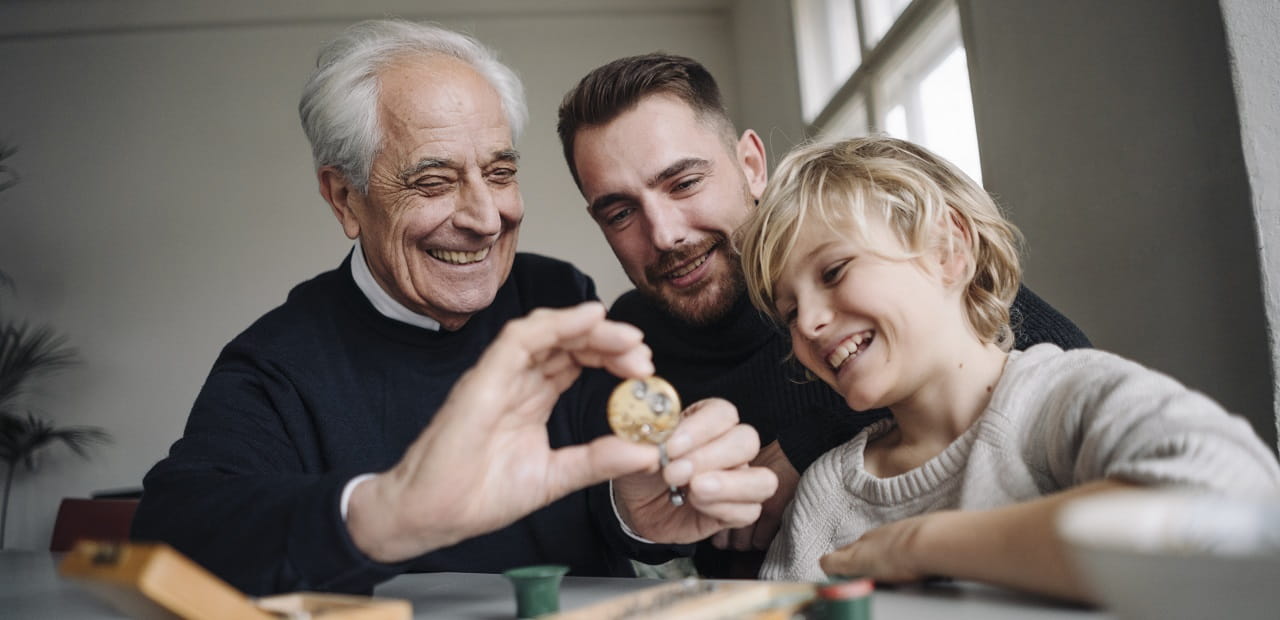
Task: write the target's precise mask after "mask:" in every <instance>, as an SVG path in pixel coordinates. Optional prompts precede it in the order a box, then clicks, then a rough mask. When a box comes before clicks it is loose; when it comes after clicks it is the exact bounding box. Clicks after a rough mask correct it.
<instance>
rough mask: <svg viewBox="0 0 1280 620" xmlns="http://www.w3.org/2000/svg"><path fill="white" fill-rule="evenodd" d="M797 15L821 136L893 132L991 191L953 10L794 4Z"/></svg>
mask: <svg viewBox="0 0 1280 620" xmlns="http://www.w3.org/2000/svg"><path fill="white" fill-rule="evenodd" d="M792 14H793V16H794V23H795V31H796V44H797V50H796V51H797V58H798V60H799V64H800V67H799V68H800V82H801V87H802V93H801V95H802V100H803V103H804V114H805V120H806V122H808V123H810V129H811V133H812V134H814V135H817V136H818V137H819V138H821V139H836V138H840V137H847V136H859V135H866V134H868V133H872V132H884V133H887V134H889V135H891V136H894V137H898V138H903V139H907V140H911V141H912V142H917V143H919V144H923V145H924V146H925V147H926V148H928V149H930V150H932V151H934V152H936V153H938V154H939V155H941V156H943V157H945V158H947V159H949V160H951V161H952V162H954V163H955V164H956V165H958V166H960V167H961V168H962V169H963V170H964V171H965V172H967V173H968V174H969V175H970V176H972V177H973V178H974V179H975V180H976V181H978V182H979V183H981V182H982V170H981V165H980V160H979V157H978V136H977V130H976V127H975V125H974V120H973V97H972V94H971V93H970V90H969V69H968V65H967V62H966V57H965V52H964V44H963V42H962V41H961V38H960V19H959V14H958V12H957V10H956V7H955V4H954V1H953V0H792Z"/></svg>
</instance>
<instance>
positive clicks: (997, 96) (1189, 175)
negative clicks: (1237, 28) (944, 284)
mask: <svg viewBox="0 0 1280 620" xmlns="http://www.w3.org/2000/svg"><path fill="white" fill-rule="evenodd" d="M960 6H961V20H962V24H963V26H964V29H965V33H964V34H965V45H966V48H967V50H968V57H969V69H970V76H971V79H972V82H973V89H974V111H975V115H976V120H977V126H978V139H979V144H980V148H981V152H982V170H983V178H984V182H985V184H986V186H987V189H988V190H991V191H993V192H995V193H996V194H997V196H998V198H999V199H1000V202H1001V203H1002V204H1003V205H1004V206H1005V207H1006V208H1007V209H1008V210H1009V213H1010V215H1011V218H1012V219H1013V220H1014V222H1015V223H1017V224H1018V225H1019V226H1020V227H1021V228H1022V230H1023V232H1024V233H1025V234H1026V237H1027V245H1028V248H1029V249H1028V252H1027V253H1026V261H1025V265H1026V282H1027V283H1028V285H1030V286H1031V287H1032V288H1033V289H1034V290H1036V291H1037V292H1039V293H1041V294H1042V295H1043V296H1044V297H1045V298H1047V299H1048V300H1049V301H1050V302H1051V303H1053V304H1054V305H1055V306H1057V307H1058V308H1059V309H1061V310H1062V311H1063V312H1065V314H1066V315H1067V316H1069V317H1070V318H1072V319H1073V320H1075V322H1076V323H1077V324H1078V325H1080V327H1082V328H1083V329H1084V330H1085V332H1086V333H1087V334H1088V335H1089V337H1090V338H1091V339H1092V340H1093V342H1094V344H1095V345H1096V346H1098V347H1099V348H1103V349H1107V350H1112V351H1116V352H1118V353H1121V354H1123V355H1125V356H1128V357H1131V358H1133V359H1136V360H1138V361H1140V362H1143V363H1145V364H1147V365H1149V366H1152V367H1154V368H1157V369H1159V370H1162V371H1164V372H1166V373H1169V374H1171V375H1173V376H1174V377H1177V378H1178V379H1180V380H1182V381H1183V382H1185V383H1187V384H1189V385H1190V386H1192V387H1194V388H1197V389H1199V390H1202V391H1204V392H1206V393H1208V394H1209V395H1211V396H1212V397H1214V398H1216V399H1218V400H1219V401H1220V402H1222V403H1223V404H1224V405H1225V406H1227V407H1228V408H1229V409H1231V410H1233V411H1236V412H1238V413H1240V414H1242V415H1245V416H1246V417H1249V418H1250V420H1251V421H1252V422H1253V424H1254V427H1255V429H1257V430H1258V431H1259V432H1260V434H1262V435H1263V438H1264V439H1265V440H1267V441H1268V443H1269V444H1271V445H1274V440H1275V415H1276V410H1275V400H1274V396H1273V380H1274V375H1273V374H1272V369H1271V353H1270V351H1269V350H1268V346H1267V342H1268V341H1267V339H1268V331H1267V323H1266V319H1265V317H1264V313H1263V302H1262V296H1261V292H1260V289H1261V286H1260V283H1261V273H1260V271H1259V262H1258V261H1259V259H1258V250H1257V247H1258V245H1257V237H1256V234H1255V214H1254V210H1253V206H1252V201H1251V194H1250V190H1249V178H1248V176H1247V175H1246V172H1245V166H1244V159H1243V156H1242V152H1241V144H1240V135H1241V132H1240V126H1239V124H1238V122H1237V115H1236V108H1235V100H1234V96H1233V88H1232V82H1231V75H1230V72H1229V70H1228V62H1227V54H1226V44H1225V40H1224V35H1223V30H1222V18H1221V15H1220V13H1219V10H1218V6H1217V3H1211V2H1166V1H1164V0H1126V1H1125V2H1113V1H1111V0H1075V1H1073V2H1025V1H1023V0H961V2H960ZM1260 28H1264V29H1265V28H1268V27H1262V26H1260ZM1269 28H1270V30H1269V31H1266V34H1265V36H1264V41H1265V43H1263V44H1262V45H1263V46H1264V47H1266V46H1269V53H1271V54H1272V56H1271V57H1272V58H1274V51H1273V50H1274V49H1275V45H1276V44H1277V35H1276V34H1275V33H1276V32H1277V30H1276V29H1275V24H1272V25H1271V26H1269ZM1272 77H1273V78H1274V69H1273V73H1272ZM1274 84H1275V82H1274V81H1272V82H1271V83H1270V85H1269V86H1270V87H1271V88H1272V89H1274ZM1272 92H1274V90H1272ZM1260 96H1261V95H1260ZM1274 103H1275V102H1274V100H1272V101H1271V102H1270V104H1271V105H1272V106H1273V107H1272V108H1271V109H1270V113H1272V114H1274ZM1262 112H1263V110H1259V113H1262ZM1270 122H1275V117H1274V116H1271V117H1270ZM1246 129H1247V128H1246ZM1275 145H1276V144H1275V142H1274V140H1272V141H1271V142H1270V146H1271V148H1274V147H1275ZM1265 161H1266V160H1263V161H1261V162H1259V164H1260V165H1261V164H1263V163H1264V162H1265ZM1270 161H1271V163H1272V164H1274V163H1275V158H1274V152H1273V154H1272V156H1271V159H1270ZM1270 170H1271V171H1274V170H1275V168H1274V166H1273V167H1272V168H1271V169H1270ZM1272 174H1273V172H1272ZM1272 178H1274V177H1272ZM1273 228H1274V225H1273ZM1272 267H1273V271H1272V272H1271V274H1272V276H1273V277H1274V276H1275V275H1276V273H1277V272H1276V271H1275V270H1274V265H1273V266H1272Z"/></svg>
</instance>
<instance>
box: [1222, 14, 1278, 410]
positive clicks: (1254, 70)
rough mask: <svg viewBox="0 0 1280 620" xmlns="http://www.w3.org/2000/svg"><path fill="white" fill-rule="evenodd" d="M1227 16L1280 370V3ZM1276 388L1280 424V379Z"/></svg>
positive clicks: (1275, 363)
mask: <svg viewBox="0 0 1280 620" xmlns="http://www.w3.org/2000/svg"><path fill="white" fill-rule="evenodd" d="M1222 18H1223V22H1224V24H1225V26H1226V31H1227V49H1228V50H1229V51H1230V53H1231V69H1232V77H1233V78H1234V81H1235V90H1236V105H1237V108H1238V109H1239V111H1240V138H1241V145H1242V147H1243V149H1244V161H1245V169H1246V170H1247V171H1248V174H1249V186H1250V187H1251V188H1252V190H1253V214H1254V224H1255V225H1256V226H1257V227H1258V240H1259V242H1260V246H1261V248H1260V249H1261V252H1260V257H1259V260H1260V262H1261V264H1262V268H1263V287H1262V291H1263V297H1264V300H1265V305H1266V310H1267V318H1268V320H1269V322H1270V325H1271V326H1272V329H1271V334H1270V335H1271V338H1270V340H1271V368H1272V369H1273V371H1280V335H1278V334H1277V326H1278V325H1280V45H1278V44H1277V38H1280V34H1278V33H1280V2H1257V1H1256V0H1222ZM1273 387H1274V389H1275V396H1274V403H1275V409H1276V411H1277V412H1278V417H1277V420H1276V422H1277V425H1278V426H1280V381H1276V382H1275V383H1274V386H1273Z"/></svg>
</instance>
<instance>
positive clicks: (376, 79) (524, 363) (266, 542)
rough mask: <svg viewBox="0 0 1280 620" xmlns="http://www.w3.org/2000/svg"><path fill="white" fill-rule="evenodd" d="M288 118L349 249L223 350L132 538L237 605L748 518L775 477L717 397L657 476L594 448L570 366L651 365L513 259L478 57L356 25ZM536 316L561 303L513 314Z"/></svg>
mask: <svg viewBox="0 0 1280 620" xmlns="http://www.w3.org/2000/svg"><path fill="white" fill-rule="evenodd" d="M299 111H300V114H301V116H302V123H303V127H304V129H305V130H306V133H307V137H308V138H309V139H310V141H311V144H312V149H313V154H314V158H315V165H316V169H317V176H318V179H319V185H320V193H321V194H322V195H323V196H324V198H325V200H326V201H327V202H328V203H329V204H330V206H331V207H332V208H333V213H334V215H335V216H336V217H337V218H338V221H339V222H340V223H341V225H342V228H343V230H344V232H345V233H346V234H347V236H348V237H350V238H352V239H354V240H355V241H356V243H355V248H354V250H353V251H352V252H351V254H350V255H349V256H348V257H347V259H346V260H345V261H343V263H342V264H341V266H339V267H338V268H337V269H336V270H333V271H330V272H327V273H323V274H321V275H319V276H317V277H316V278H314V279H312V280H310V281H308V282H305V283H303V284H301V285H299V286H297V287H296V288H294V289H293V291H292V292H291V293H290V294H289V297H288V299H287V301H286V302H285V303H284V305H282V306H280V307H279V308H276V309H275V310H272V311H271V312H269V313H267V314H266V315H265V316H264V317H262V318H261V319H260V320H258V321H257V322H256V323H254V324H253V325H252V326H251V327H249V328H248V329H247V330H246V331H245V332H244V333H242V334H240V335H239V336H237V337H236V338H235V339H234V340H233V341H232V342H231V343H230V344H228V345H227V347H226V348H225V349H224V350H223V351H222V354H221V355H220V356H219V358H218V360H217V362H216V363H215V364H214V367H213V370H212V371H211V372H210V375H209V378H208V380H207V381H206V383H205V385H204V387H203V389H202V390H201V392H200V395H199V396H198V397H197V399H196V402H195V405H194V407H193V409H192V412H191V416H190V419H189V421H188V423H187V428H186V431H185V433H184V435H183V437H182V438H181V439H180V440H179V441H178V442H177V443H175V444H174V446H173V448H172V450H171V452H170V454H169V456H168V457H167V458H165V459H164V460H162V461H161V462H160V463H158V464H157V465H156V466H155V467H154V468H153V469H152V471H151V472H150V473H149V474H148V475H147V477H146V480H145V487H146V492H145V494H144V497H143V500H142V504H141V506H140V507H139V509H138V512H137V517H136V519H135V522H134V531H133V534H134V537H135V538H139V539H158V540H163V541H167V542H169V543H171V544H172V545H174V546H175V547H177V548H178V549H179V550H181V551H183V552H185V553H187V554H188V555H190V556H192V557H193V558H194V559H196V560H197V561H199V562H200V563H201V564H203V565H205V566H206V567H208V568H210V569H211V570H213V571H214V572H215V573H217V574H218V575H220V576H222V577H224V578H225V579H227V580H228V581H230V582H231V583H232V584H234V585H235V586H237V587H239V588H241V589H243V590H246V591H248V592H251V593H255V594H260V593H266V592H276V591H284V590H301V589H319V590H337V591H352V592H362V591H368V590H370V589H371V588H372V586H373V585H375V584H376V583H378V582H380V581H382V580H385V579H387V578H389V577H391V576H393V575H395V574H398V573H400V572H404V571H410V570H415V571H430V570H456V571H489V572H492V571H499V570H502V569H506V568H511V567H515V566H520V565H524V564H537V563H548V562H555V563H562V564H568V565H569V566H570V567H571V569H572V572H573V573H576V574H584V575H622V574H630V565H629V563H628V562H627V561H626V557H627V556H628V555H631V556H635V557H639V558H641V559H646V560H649V561H653V560H654V559H661V558H663V557H666V556H667V554H668V553H669V551H670V550H669V549H668V548H667V547H663V546H658V545H655V544H654V543H652V542H650V541H660V542H663V543H689V542H693V541H696V540H698V539H700V538H704V537H706V536H709V535H711V534H712V533H714V532H716V531H718V530H720V529H723V528H725V527H732V526H742V525H746V524H748V523H750V522H752V521H754V520H755V518H756V517H757V515H758V514H759V503H760V502H761V501H762V500H763V499H765V498H767V497H769V495H771V494H772V493H773V491H774V488H775V485H776V480H775V478H774V476H773V474H772V473H771V472H769V471H768V470H767V469H764V468H750V467H742V466H743V465H745V464H746V462H747V461H748V460H749V459H750V458H752V456H753V455H754V454H755V452H756V451H757V449H758V447H759V443H758V439H757V437H756V435H755V432H754V431H753V430H752V429H751V428H750V427H748V426H745V425H741V424H738V423H737V416H736V412H735V411H734V409H733V407H732V406H730V405H728V404H727V403H726V402H724V401H708V402H704V403H699V404H695V405H693V406H692V407H690V410H691V411H694V412H696V414H694V415H691V416H690V417H688V418H687V420H686V421H685V422H684V423H682V424H681V425H680V427H679V428H678V429H677V430H676V432H675V433H674V434H673V435H672V436H671V437H670V438H669V440H668V441H667V444H666V446H667V449H668V453H669V456H670V457H671V458H672V459H673V461H672V462H671V464H670V465H669V466H667V467H666V468H662V469H661V470H660V469H659V467H658V451H657V449H656V448H655V447H653V446H647V445H640V444H633V443H629V442H627V441H624V440H622V439H620V438H618V437H614V436H612V435H608V434H607V433H608V429H607V427H606V425H605V414H604V413H605V412H604V401H605V399H606V398H607V396H608V392H607V390H608V389H609V388H610V387H611V385H610V384H611V383H612V382H616V379H615V380H613V381H602V380H601V379H604V378H605V377H604V376H603V373H602V372H601V371H597V370H594V369H593V370H591V371H589V372H587V373H583V369H584V367H603V368H605V369H607V370H609V371H611V372H613V373H615V374H618V375H621V376H625V377H643V376H646V375H648V374H650V373H652V370H653V369H652V364H651V362H650V360H649V351H648V349H647V348H646V347H645V346H644V345H643V344H642V343H641V341H640V338H641V336H640V333H639V332H638V331H637V330H635V329H634V328H632V327H630V326H626V325H622V324H618V323H612V322H609V321H606V320H605V319H604V310H603V307H602V306H600V305H599V304H598V303H595V302H592V301H591V300H593V299H594V297H595V292H594V287H593V285H592V283H591V281H590V280H589V279H588V278H586V277H585V276H583V275H582V274H581V273H579V272H578V271H576V270H575V269H573V268H572V267H571V266H569V265H567V264H565V263H562V262H559V261H554V260H551V259H547V258H542V257H538V256H533V255H524V254H517V253H516V251H515V250H516V235H517V232H518V230H519V225H520V221H521V218H522V217H523V204H522V202H521V197H520V193H519V189H518V184H517V169H518V164H519V156H518V153H517V151H516V150H515V148H514V140H515V137H516V136H517V135H518V134H519V130H520V127H521V125H522V123H523V121H524V117H525V108H524V102H523V100H522V94H521V87H520V83H519V80H518V79H517V78H516V76H515V75H514V74H513V73H512V72H511V71H510V70H509V69H508V68H507V67H505V66H503V65H502V64H500V63H499V62H497V60H496V59H495V57H494V55H493V54H492V52H491V51H489V50H488V49H486V48H484V47H483V46H481V45H480V44H478V43H477V42H476V41H474V40H472V39H470V38H468V37H465V36H463V35H460V34H457V33H454V32H451V31H448V30H444V29H441V28H437V27H433V26H424V25H419V24H413V23H409V22H400V21H373V22H365V23H361V24H357V25H355V26H353V27H351V28H349V29H347V30H346V31H344V32H343V33H342V34H341V36H340V37H339V38H338V39H337V40H335V41H334V42H332V43H330V44H329V45H328V46H327V47H326V48H325V49H324V50H322V51H321V53H320V57H319V61H318V66H317V69H316V71H315V72H314V74H313V75H312V77H311V79H310V81H309V82H308V83H307V86H306V88H305V91H304V93H303V96H302V101H301V103H300V105H299ZM583 302H587V303H585V304H584V303H583ZM538 307H560V308H564V309H560V310H538V311H535V312H533V313H532V314H530V315H529V316H528V317H527V318H524V319H518V317H522V316H524V315H526V314H527V313H529V312H530V311H531V310H533V309H534V308H538ZM610 478H614V480H613V482H612V484H611V485H610V484H597V483H600V482H602V481H605V480H608V479H610ZM592 485H594V486H592ZM669 486H681V487H684V488H685V489H686V490H687V493H688V501H687V502H686V503H685V505H683V506H679V507H677V506H675V505H673V503H672V502H669V501H667V489H668V487H669ZM584 488H585V489H586V490H582V489H584Z"/></svg>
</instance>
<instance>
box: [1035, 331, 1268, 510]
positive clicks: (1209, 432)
mask: <svg viewBox="0 0 1280 620" xmlns="http://www.w3.org/2000/svg"><path fill="white" fill-rule="evenodd" d="M1033 351H1034V350H1033ZM1031 352H1032V351H1029V352H1028V353H1031ZM1031 375H1032V376H1029V377H1027V379H1029V381H1028V382H1027V384H1026V387H1025V388H1024V389H1023V391H1024V393H1036V392H1039V393H1040V394H1042V395H1043V398H1042V399H1041V402H1040V403H1039V407H1040V408H1041V409H1042V412H1043V413H1042V415H1040V416H1038V417H1037V418H1036V422H1035V424H1033V425H1032V426H1031V427H1030V429H1029V441H1028V443H1027V446H1026V450H1025V454H1026V456H1027V458H1030V459H1045V465H1046V469H1047V471H1048V473H1049V474H1050V475H1051V476H1052V478H1053V480H1054V481H1055V483H1057V484H1058V485H1060V486H1061V487H1066V486H1071V485H1077V484H1081V483H1084V482H1089V481H1092V480H1099V479H1102V478H1119V479H1124V480H1129V481H1132V482H1136V483H1139V484H1144V485H1186V486H1192V487H1197V488H1202V489H1206V490H1211V491H1216V492H1221V493H1228V494H1237V493H1238V494H1254V493H1276V492H1278V491H1280V466H1278V465H1277V463H1276V457H1275V455H1274V453H1272V451H1271V450H1270V449H1269V448H1268V447H1267V446H1266V445H1264V444H1263V443H1262V441H1261V440H1260V439H1259V438H1258V436H1257V435H1256V434H1255V433H1254V431H1253V429H1252V427H1250V426H1249V424H1248V422H1246V421H1245V420H1244V419H1243V418H1240V417H1238V416H1234V415H1231V414H1229V413H1227V412H1226V411H1225V410H1223V409H1222V407H1221V406H1220V405H1218V404H1217V403H1216V402H1214V401H1213V400H1211V399H1209V398H1208V397H1206V396H1205V395H1203V394H1200V393H1198V392H1195V391H1193V390H1190V389H1187V388H1186V387H1185V386H1183V385H1182V384H1180V383H1178V382H1177V381H1175V380H1174V379H1172V378H1170V377H1168V376H1166V375H1163V374H1160V373H1158V372H1155V371H1153V370H1150V369H1148V368H1145V367H1143V366H1141V365H1139V364H1137V363H1134V362H1131V361H1129V360H1126V359H1123V358H1121V357H1119V356H1116V355H1112V354H1109V353H1104V352H1101V351H1073V352H1069V353H1063V354H1058V355H1057V356H1056V357H1054V358H1052V360H1051V362H1049V363H1045V364H1040V365H1039V366H1038V367H1037V368H1036V369H1035V372H1034V373H1031ZM1037 382H1038V383H1041V384H1042V386H1048V387H1041V388H1040V389H1038V390H1037V388H1036V387H1035V386H1034V385H1033V384H1034V383H1037ZM1028 404H1031V403H1028ZM1033 406H1034V405H1033ZM1037 454H1039V455H1040V456H1037Z"/></svg>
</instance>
